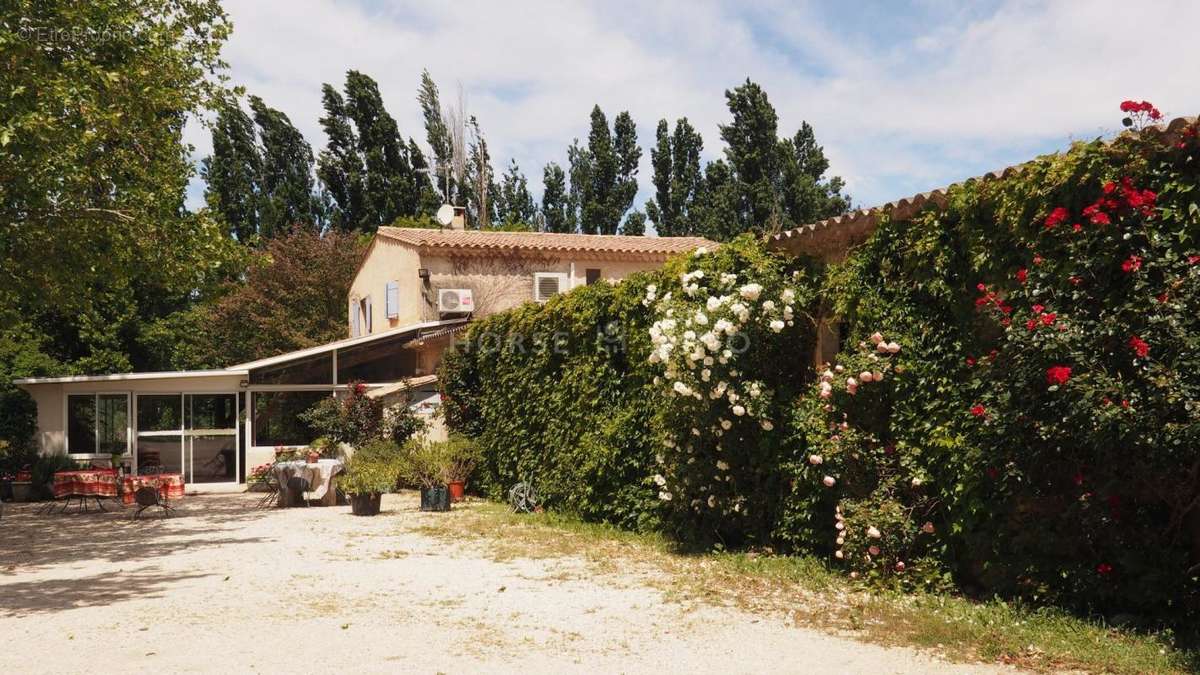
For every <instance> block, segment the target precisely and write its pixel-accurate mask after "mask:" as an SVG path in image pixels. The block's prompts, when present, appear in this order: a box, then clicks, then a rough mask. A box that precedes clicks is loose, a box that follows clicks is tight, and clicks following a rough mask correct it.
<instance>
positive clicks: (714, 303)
mask: <svg viewBox="0 0 1200 675" xmlns="http://www.w3.org/2000/svg"><path fill="white" fill-rule="evenodd" d="M704 306H705V307H707V308H708V311H710V312H712V311H715V310H716V309H717V308H718V307H720V306H721V301H720V300H719V299H717V298H715V297H713V296H711V295H710V296H708V301H707V302H706V303H704Z"/></svg>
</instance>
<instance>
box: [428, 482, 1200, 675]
mask: <svg viewBox="0 0 1200 675" xmlns="http://www.w3.org/2000/svg"><path fill="white" fill-rule="evenodd" d="M414 529H416V530H417V531H419V532H421V533H423V534H427V535H430V536H434V537H439V538H443V539H452V540H457V541H463V540H475V542H476V544H477V545H479V546H481V547H482V548H483V550H484V552H485V553H486V554H487V555H489V556H491V557H492V558H494V559H496V560H513V559H522V558H560V557H567V556H570V557H576V558H581V559H583V560H585V561H587V563H588V566H589V568H590V571H591V572H592V573H599V574H613V575H614V576H616V575H618V574H619V575H620V577H622V578H630V577H632V578H635V579H637V580H638V581H640V582H643V583H647V584H649V585H651V586H653V587H655V588H658V589H660V590H661V591H663V592H664V593H665V594H666V596H667V597H668V598H669V599H671V600H672V601H675V602H680V603H684V604H687V603H710V604H722V605H733V606H737V607H741V608H743V609H747V610H750V611H753V612H758V613H763V614H771V615H775V616H780V615H782V616H785V617H787V618H788V619H790V620H791V621H793V622H794V623H795V624H797V625H802V626H811V627H818V628H822V629H824V630H828V631H831V632H835V633H837V634H839V635H846V636H851V637H854V638H857V639H861V640H864V641H868V642H873V643H878V644H885V645H908V646H915V647H921V648H926V649H930V650H933V651H935V652H936V653H938V654H940V655H941V656H943V657H944V658H947V659H950V660H955V661H982V662H990V663H995V662H1001V663H1009V664H1013V665H1015V666H1018V667H1020V668H1025V669H1029V670H1035V671H1042V672H1048V671H1062V670H1071V671H1082V672H1094V673H1151V672H1153V673H1182V672H1193V671H1195V670H1196V669H1197V668H1200V654H1197V653H1196V652H1194V651H1184V650H1179V649H1176V648H1174V647H1173V646H1172V645H1171V644H1170V641H1169V636H1165V635H1145V634H1135V633H1131V632H1126V631H1121V630H1118V629H1115V628H1110V627H1107V626H1103V625H1100V624H1098V623H1095V622H1091V621H1086V620H1083V619H1080V618H1077V617H1074V616H1071V615H1069V614H1066V613H1064V612H1061V611H1057V610H1046V609H1042V610H1029V609H1025V608H1022V607H1017V606H1013V605H1010V604H1006V603H1003V602H1000V601H992V602H982V603H981V602H972V601H969V600H966V599H963V598H958V597H951V596H944V595H898V594H886V593H874V592H869V591H866V590H864V589H862V588H860V587H858V586H855V585H852V584H850V583H849V582H848V580H846V579H845V577H844V576H842V575H841V574H838V573H835V572H833V571H831V570H829V569H828V568H827V567H826V566H825V565H824V564H823V563H821V562H820V561H818V560H815V559H812V558H804V557H791V556H756V555H753V554H745V553H709V554H702V555H694V554H682V553H679V552H677V551H676V550H675V549H674V548H673V547H672V546H671V545H670V543H669V542H667V541H665V540H664V539H662V538H660V537H656V536H653V535H643V534H636V533H631V532H627V531H624V530H618V529H616V528H612V527H609V526H605V525H597V524H591V523H584V522H581V521H579V520H577V519H574V518H571V517H567V516H562V515H557V514H550V513H543V514H534V515H516V514H513V513H511V512H509V511H508V509H506V508H505V507H504V506H502V505H498V504H489V503H479V502H475V503H471V504H469V505H460V506H457V507H456V508H455V510H454V511H453V512H451V513H450V514H440V516H439V517H436V518H429V519H423V520H422V521H421V524H420V525H419V526H417V527H416V528H414Z"/></svg>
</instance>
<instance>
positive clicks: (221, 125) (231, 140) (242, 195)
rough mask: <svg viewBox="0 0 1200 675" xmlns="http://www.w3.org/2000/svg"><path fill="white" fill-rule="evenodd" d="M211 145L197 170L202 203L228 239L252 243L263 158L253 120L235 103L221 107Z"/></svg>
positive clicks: (255, 233) (256, 227)
mask: <svg viewBox="0 0 1200 675" xmlns="http://www.w3.org/2000/svg"><path fill="white" fill-rule="evenodd" d="M212 143H213V154H212V155H211V156H209V157H206V158H205V159H204V162H203V164H202V165H201V169H200V174H201V175H202V176H203V177H204V181H205V184H206V185H207V188H206V189H205V192H204V200H205V202H206V203H207V204H208V208H209V209H210V210H211V211H212V212H213V214H215V215H216V216H217V217H218V218H219V219H220V220H221V221H222V222H223V223H224V224H225V225H226V227H227V228H228V231H229V234H230V236H232V237H234V238H236V239H237V240H238V241H240V242H243V243H245V242H249V241H252V240H253V239H254V237H255V236H256V235H257V234H258V231H259V214H258V211H259V190H260V181H261V179H262V171H263V168H262V155H261V154H260V153H259V149H258V141H257V138H256V136H255V132H254V121H253V120H251V119H250V116H249V115H247V114H246V113H245V111H243V110H242V107H241V106H240V105H238V104H237V103H236V102H233V103H230V104H227V105H223V106H221V109H220V111H219V112H218V113H217V120H216V124H215V125H214V126H213V130H212Z"/></svg>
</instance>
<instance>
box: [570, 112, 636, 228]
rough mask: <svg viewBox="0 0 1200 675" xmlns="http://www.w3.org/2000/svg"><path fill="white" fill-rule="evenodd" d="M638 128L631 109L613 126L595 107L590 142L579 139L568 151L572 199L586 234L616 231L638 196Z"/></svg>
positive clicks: (573, 219)
mask: <svg viewBox="0 0 1200 675" xmlns="http://www.w3.org/2000/svg"><path fill="white" fill-rule="evenodd" d="M641 157H642V149H641V148H640V147H639V146H638V144H637V127H636V126H635V125H634V123H633V118H632V117H631V116H630V115H629V112H628V111H626V112H622V113H620V114H619V115H617V117H616V119H615V120H614V121H613V126H612V128H611V129H610V128H609V125H608V117H606V116H605V114H604V111H603V110H601V109H600V106H599V105H597V106H594V107H593V108H592V114H591V128H590V131H589V133H588V144H587V147H586V148H581V147H579V145H578V142H576V143H575V144H574V145H572V146H571V147H570V148H568V150H567V160H568V163H569V164H570V177H571V191H572V193H573V194H572V198H571V199H570V200H569V201H568V210H569V211H570V212H571V218H570V222H572V224H573V227H572V228H571V230H572V231H574V230H575V227H574V225H577V226H578V229H579V231H581V232H583V233H584V234H616V233H617V231H618V229H619V228H620V225H621V218H622V216H624V215H625V212H626V211H628V210H629V207H631V206H633V199H634V197H636V196H637V170H638V161H639V160H641Z"/></svg>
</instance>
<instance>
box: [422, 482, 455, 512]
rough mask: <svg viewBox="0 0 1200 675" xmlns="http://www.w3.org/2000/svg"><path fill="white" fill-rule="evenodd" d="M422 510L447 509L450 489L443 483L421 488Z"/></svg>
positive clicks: (448, 507) (448, 508)
mask: <svg viewBox="0 0 1200 675" xmlns="http://www.w3.org/2000/svg"><path fill="white" fill-rule="evenodd" d="M421 510H422V511H449V510H450V489H449V488H447V487H446V486H445V485H435V486H433V487H428V488H421Z"/></svg>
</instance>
